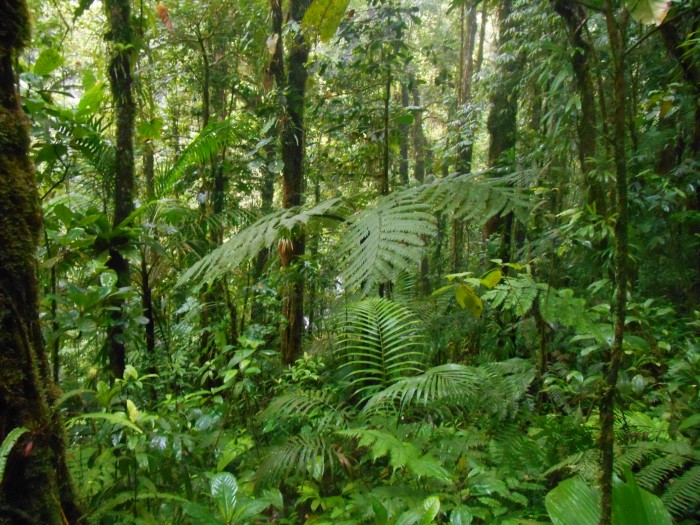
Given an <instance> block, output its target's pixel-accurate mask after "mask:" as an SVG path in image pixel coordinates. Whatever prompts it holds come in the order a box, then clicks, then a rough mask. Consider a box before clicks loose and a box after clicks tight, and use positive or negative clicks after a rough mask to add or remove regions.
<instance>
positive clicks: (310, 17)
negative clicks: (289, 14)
mask: <svg viewBox="0 0 700 525" xmlns="http://www.w3.org/2000/svg"><path fill="white" fill-rule="evenodd" d="M349 3H350V0H313V2H312V3H311V5H310V6H309V8H308V9H307V10H306V13H305V14H304V18H303V20H302V21H301V26H302V28H304V30H309V29H311V30H313V31H315V32H316V33H318V35H319V36H320V37H321V42H327V41H328V40H330V39H331V37H332V36H333V34H334V33H335V31H336V29H338V26H339V25H340V21H341V20H342V19H343V15H344V14H345V10H346V9H347V7H348V4H349Z"/></svg>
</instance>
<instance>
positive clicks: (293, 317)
mask: <svg viewBox="0 0 700 525" xmlns="http://www.w3.org/2000/svg"><path fill="white" fill-rule="evenodd" d="M309 4H310V0H290V2H289V19H288V22H292V23H294V22H296V23H297V24H300V23H301V20H302V19H303V18H304V14H305V13H306V10H307V9H308V7H309ZM270 8H271V11H272V26H273V27H272V30H273V33H274V36H273V38H274V39H276V41H275V44H274V45H275V48H274V54H273V57H272V62H271V64H270V67H269V71H270V74H271V75H272V76H273V77H274V78H275V80H276V81H277V87H278V88H279V89H280V90H281V91H282V92H283V93H284V98H283V115H282V116H281V117H280V123H281V127H282V130H281V141H282V162H283V163H284V166H283V168H282V207H284V208H293V207H294V206H299V205H300V204H302V203H303V191H304V151H305V142H306V130H305V128H304V105H305V102H306V100H305V94H306V79H307V78H308V71H307V69H306V62H307V60H308V58H309V46H308V43H307V41H306V39H305V38H304V35H303V33H302V32H301V30H297V31H295V32H294V34H293V35H292V37H291V40H290V43H289V50H288V53H287V56H286V57H285V56H284V46H283V32H282V30H283V27H282V26H283V13H282V4H281V3H280V1H279V0H270ZM285 58H286V60H285ZM285 64H286V67H285ZM305 241H306V240H305V238H304V235H303V234H302V233H301V232H292V236H291V238H289V239H286V240H285V241H284V242H282V243H280V246H279V253H280V260H281V263H282V267H283V268H286V269H287V270H288V277H289V279H288V283H287V286H286V290H285V291H284V292H283V297H282V315H283V316H284V318H285V320H286V324H285V326H284V328H283V329H282V335H281V344H280V350H281V354H282V362H283V363H285V364H291V363H293V362H294V360H295V359H296V358H297V357H298V355H299V354H300V352H301V340H302V336H303V334H304V280H303V278H302V276H301V275H300V274H299V273H298V272H297V271H296V270H295V269H294V268H293V266H294V265H295V263H296V262H297V261H298V260H299V258H300V257H302V256H303V255H304V252H305Z"/></svg>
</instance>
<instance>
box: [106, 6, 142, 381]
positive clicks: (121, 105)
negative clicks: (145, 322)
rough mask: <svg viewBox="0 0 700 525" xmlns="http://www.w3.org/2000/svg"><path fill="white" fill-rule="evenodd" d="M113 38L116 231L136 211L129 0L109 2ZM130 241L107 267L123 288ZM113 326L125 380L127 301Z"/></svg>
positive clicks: (118, 246)
mask: <svg viewBox="0 0 700 525" xmlns="http://www.w3.org/2000/svg"><path fill="white" fill-rule="evenodd" d="M104 6H105V9H106V11H107V20H108V23H109V39H110V40H111V41H112V42H113V44H114V46H113V47H114V49H113V51H112V58H111V59H110V63H109V82H110V86H111V90H112V99H113V103H114V115H115V118H116V123H117V131H116V133H117V140H116V154H115V159H114V162H115V166H114V216H113V218H112V228H115V229H116V228H117V227H119V225H120V224H122V222H124V220H125V219H126V218H127V217H128V216H129V214H131V212H132V211H133V210H134V203H133V195H134V136H133V135H134V131H133V130H134V116H135V114H136V106H135V104H134V97H133V89H132V84H133V81H132V75H131V71H132V66H131V55H132V42H133V35H132V29H131V20H130V12H131V8H130V4H129V0H105V1H104ZM125 243H126V239H123V238H121V239H120V238H118V237H115V238H113V241H112V246H111V247H110V250H109V261H108V263H107V266H108V267H109V268H110V269H112V270H114V272H115V273H116V274H117V286H118V287H119V288H122V287H128V286H130V285H131V277H130V269H129V261H128V260H127V259H126V257H125V256H124V254H123V253H122V252H123V245H124V244H125ZM113 306H114V308H115V310H114V311H113V313H112V325H111V326H110V329H109V331H108V334H107V337H108V353H109V368H110V372H111V376H112V378H113V379H117V378H121V377H122V376H123V375H124V368H125V367H126V345H125V342H124V318H123V315H124V314H123V311H122V309H123V306H124V301H123V300H122V299H119V300H117V301H115V303H114V305H113Z"/></svg>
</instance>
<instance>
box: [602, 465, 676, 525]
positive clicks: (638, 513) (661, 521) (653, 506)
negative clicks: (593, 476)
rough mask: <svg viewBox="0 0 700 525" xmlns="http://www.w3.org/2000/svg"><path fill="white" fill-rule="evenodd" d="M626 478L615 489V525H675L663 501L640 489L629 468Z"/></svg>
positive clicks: (627, 468)
mask: <svg viewBox="0 0 700 525" xmlns="http://www.w3.org/2000/svg"><path fill="white" fill-rule="evenodd" d="M625 478H626V479H627V482H626V483H618V484H616V485H615V486H614V487H613V525H673V521H672V520H671V516H670V514H669V513H668V511H667V510H666V507H665V506H664V504H663V502H662V501H661V499H659V498H658V497H657V496H655V495H654V494H651V493H650V492H647V491H646V490H643V489H640V488H639V487H638V486H637V483H636V481H635V480H634V475H633V474H632V471H631V470H630V468H629V467H628V466H625Z"/></svg>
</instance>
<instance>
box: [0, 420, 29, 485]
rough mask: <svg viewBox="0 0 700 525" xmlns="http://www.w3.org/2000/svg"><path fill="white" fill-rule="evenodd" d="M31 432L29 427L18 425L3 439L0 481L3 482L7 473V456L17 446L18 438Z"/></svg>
mask: <svg viewBox="0 0 700 525" xmlns="http://www.w3.org/2000/svg"><path fill="white" fill-rule="evenodd" d="M26 432H29V429H27V428H24V427H17V428H14V429H12V430H11V431H10V433H9V434H7V436H6V437H5V439H4V440H3V441H2V445H0V483H2V478H3V477H4V475H5V465H6V464H7V456H9V455H10V452H11V451H12V447H14V446H15V443H17V440H18V439H19V438H21V437H22V435H23V434H25V433H26Z"/></svg>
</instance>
